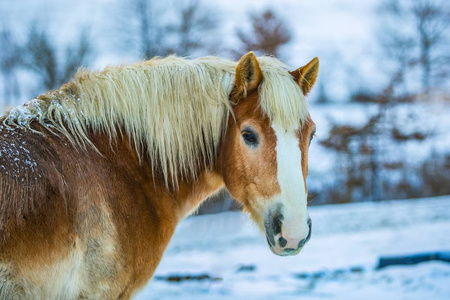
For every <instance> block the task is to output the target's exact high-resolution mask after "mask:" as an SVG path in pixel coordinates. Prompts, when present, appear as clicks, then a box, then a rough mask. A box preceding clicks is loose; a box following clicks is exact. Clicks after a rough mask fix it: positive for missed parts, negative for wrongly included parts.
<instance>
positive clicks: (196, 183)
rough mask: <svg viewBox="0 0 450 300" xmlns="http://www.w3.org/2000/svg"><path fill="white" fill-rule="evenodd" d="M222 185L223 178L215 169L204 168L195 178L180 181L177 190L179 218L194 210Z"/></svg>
mask: <svg viewBox="0 0 450 300" xmlns="http://www.w3.org/2000/svg"><path fill="white" fill-rule="evenodd" d="M223 186H224V182H223V178H222V176H221V175H220V174H219V173H218V172H217V171H216V170H212V171H210V170H205V171H203V172H202V173H201V174H200V176H199V177H198V178H197V180H191V181H187V182H181V184H180V187H179V189H178V191H177V198H178V201H180V202H179V203H180V211H179V213H180V214H179V216H180V219H182V218H184V217H186V216H187V215H189V214H190V213H192V212H193V211H195V210H196V209H197V208H198V206H199V205H200V204H201V203H202V202H203V201H205V200H206V199H207V198H208V197H209V196H211V195H213V194H214V193H215V192H217V191H218V190H219V189H221V188H222V187H223Z"/></svg>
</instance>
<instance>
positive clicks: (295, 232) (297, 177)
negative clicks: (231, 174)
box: [272, 124, 309, 241]
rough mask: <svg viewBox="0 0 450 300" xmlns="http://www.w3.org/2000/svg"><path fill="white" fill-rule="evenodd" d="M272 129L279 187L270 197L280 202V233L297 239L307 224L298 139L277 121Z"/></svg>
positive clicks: (304, 230)
mask: <svg viewBox="0 0 450 300" xmlns="http://www.w3.org/2000/svg"><path fill="white" fill-rule="evenodd" d="M272 128H273V129H274V131H275V134H276V136H277V146H276V148H275V149H276V151H277V164H278V168H277V169H278V173H277V178H278V184H279V186H280V189H281V194H280V195H277V196H276V198H277V199H274V200H275V201H277V202H279V203H282V204H283V212H282V213H283V216H284V220H283V225H282V229H281V231H282V236H283V237H284V238H285V239H288V240H289V239H291V240H298V241H300V240H303V239H304V238H306V237H307V236H308V233H309V227H308V225H307V221H308V212H307V208H306V206H307V196H306V191H305V183H304V180H303V172H302V153H301V151H300V144H299V139H298V137H297V134H296V131H295V130H291V131H287V130H285V129H283V128H282V127H281V126H279V125H277V124H273V125H272Z"/></svg>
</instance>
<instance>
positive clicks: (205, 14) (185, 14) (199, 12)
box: [167, 0, 218, 56]
mask: <svg viewBox="0 0 450 300" xmlns="http://www.w3.org/2000/svg"><path fill="white" fill-rule="evenodd" d="M175 6H176V9H175V14H176V18H175V19H176V20H179V21H178V22H175V23H174V24H169V25H168V26H167V31H168V32H169V33H171V34H172V35H174V36H175V40H176V42H175V45H174V46H173V48H172V51H171V52H173V53H176V54H178V55H181V56H187V55H192V54H193V53H194V52H196V51H198V50H203V51H204V52H206V51H205V50H207V48H208V47H209V46H210V44H209V42H210V40H211V37H212V36H214V30H215V29H216V27H217V22H218V19H217V17H213V15H212V10H208V9H207V8H206V7H205V5H203V4H202V3H201V1H200V0H187V1H178V2H177V4H176V5H175ZM215 46H216V47H217V44H216V45H215Z"/></svg>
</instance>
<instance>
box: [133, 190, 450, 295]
mask: <svg viewBox="0 0 450 300" xmlns="http://www.w3.org/2000/svg"><path fill="white" fill-rule="evenodd" d="M309 211H310V215H311V218H312V220H313V234H312V237H311V240H310V242H309V243H308V244H307V245H306V247H305V248H304V250H303V252H302V253H301V254H299V255H298V256H295V257H278V256H275V255H274V254H272V253H271V252H270V250H269V248H268V246H267V244H266V241H265V237H264V236H263V235H262V234H260V233H259V232H258V231H257V229H256V227H255V226H254V225H253V224H252V223H251V221H249V220H248V218H247V216H246V215H245V214H242V213H239V212H227V213H222V214H217V215H207V216H195V217H190V218H188V219H186V220H184V221H183V222H182V223H181V224H180V225H179V227H178V229H177V231H176V233H175V236H174V238H173V240H172V242H171V243H170V245H169V247H168V250H167V252H166V253H165V256H164V258H163V260H162V262H161V264H160V265H159V267H158V269H157V271H156V273H155V277H154V279H153V280H152V281H151V282H149V284H148V285H147V286H146V287H145V288H144V289H143V290H142V291H141V292H140V293H139V294H137V295H136V297H135V299H383V300H388V299H396V300H397V299H450V264H449V263H445V262H441V261H429V262H423V263H420V264H416V265H411V266H390V267H387V268H384V269H381V270H376V266H377V264H378V258H379V257H381V256H397V255H399V256H401V255H408V254H415V253H427V252H435V251H450V196H445V197H437V198H428V199H420V200H405V201H403V200H401V201H387V202H378V203H357V204H342V205H327V206H317V207H310V209H309ZM170 276H172V281H169V280H167V278H169V277H170ZM177 276H178V277H177ZM180 276H181V279H183V277H187V276H191V279H190V280H181V281H176V280H178V278H180ZM192 278H197V279H192Z"/></svg>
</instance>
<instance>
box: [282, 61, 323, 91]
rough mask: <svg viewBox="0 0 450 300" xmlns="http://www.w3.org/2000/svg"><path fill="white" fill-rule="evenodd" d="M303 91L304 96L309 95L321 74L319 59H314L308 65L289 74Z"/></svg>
mask: <svg viewBox="0 0 450 300" xmlns="http://www.w3.org/2000/svg"><path fill="white" fill-rule="evenodd" d="M289 73H290V74H291V75H292V77H294V79H295V81H297V83H298V85H299V86H300V88H301V89H302V91H303V95H305V96H306V95H308V93H309V92H310V91H311V89H312V87H313V86H314V83H316V79H317V75H318V74H319V59H318V58H317V57H314V58H313V59H312V60H311V61H310V62H309V63H308V64H306V65H304V66H303V67H300V68H298V69H297V70H295V71H290V72H289Z"/></svg>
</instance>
